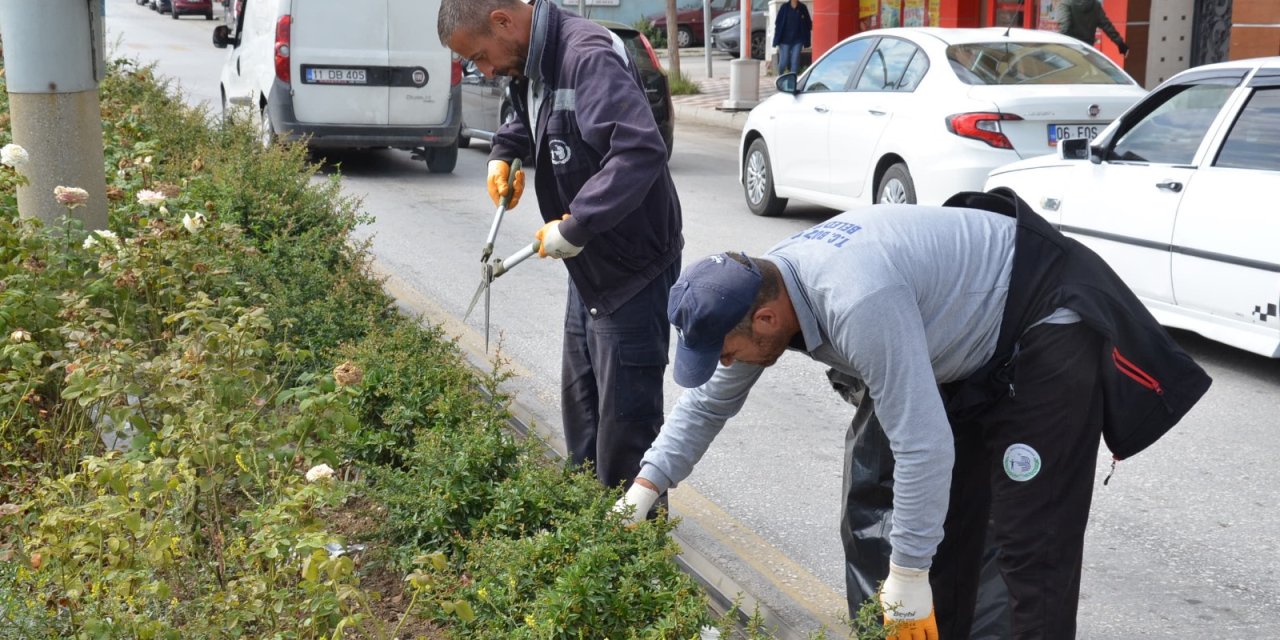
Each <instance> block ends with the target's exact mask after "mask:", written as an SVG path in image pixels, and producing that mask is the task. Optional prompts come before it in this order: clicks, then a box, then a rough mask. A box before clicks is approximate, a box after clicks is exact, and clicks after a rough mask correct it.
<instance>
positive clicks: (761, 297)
mask: <svg viewBox="0 0 1280 640" xmlns="http://www.w3.org/2000/svg"><path fill="white" fill-rule="evenodd" d="M725 255H728V256H729V257H730V258H733V259H734V260H736V261H737V262H739V263H742V264H744V265H745V264H748V262H753V263H755V265H756V268H758V269H760V276H761V279H760V288H759V289H757V290H756V298H755V301H754V302H752V303H751V309H750V310H748V311H747V315H745V316H742V320H740V321H738V324H737V326H735V327H734V328H733V329H732V330H730V333H735V332H745V333H748V334H749V333H751V318H752V316H754V315H755V314H756V311H758V310H759V309H760V307H763V306H764V305H766V304H768V303H769V302H772V301H773V300H774V298H777V297H778V294H780V293H782V286H783V284H782V272H780V271H778V267H777V266H776V265H774V264H773V263H772V262H770V261H768V260H761V259H759V258H751V257H748V256H747V255H746V254H745V253H727V254H725Z"/></svg>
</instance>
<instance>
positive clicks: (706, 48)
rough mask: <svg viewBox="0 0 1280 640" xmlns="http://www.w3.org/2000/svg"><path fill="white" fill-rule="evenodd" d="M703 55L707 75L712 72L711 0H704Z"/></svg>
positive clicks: (710, 75)
mask: <svg viewBox="0 0 1280 640" xmlns="http://www.w3.org/2000/svg"><path fill="white" fill-rule="evenodd" d="M702 57H703V58H704V59H705V60H706V61H707V77H708V78H710V77H712V73H711V0H702Z"/></svg>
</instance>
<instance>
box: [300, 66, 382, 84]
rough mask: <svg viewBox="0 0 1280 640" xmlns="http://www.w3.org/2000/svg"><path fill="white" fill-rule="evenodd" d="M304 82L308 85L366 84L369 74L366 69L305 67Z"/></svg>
mask: <svg viewBox="0 0 1280 640" xmlns="http://www.w3.org/2000/svg"><path fill="white" fill-rule="evenodd" d="M306 82H307V83H308V84H368V83H369V72H368V70H366V69H329V68H325V67H307V77H306Z"/></svg>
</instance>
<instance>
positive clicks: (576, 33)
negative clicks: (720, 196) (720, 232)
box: [437, 0, 684, 487]
mask: <svg viewBox="0 0 1280 640" xmlns="http://www.w3.org/2000/svg"><path fill="white" fill-rule="evenodd" d="M437 27H438V31H439V35H440V39H441V41H442V42H444V43H445V44H447V45H448V46H449V48H450V49H452V50H454V51H455V52H457V53H458V54H459V55H460V56H462V57H463V58H466V59H469V60H471V61H472V62H474V63H475V65H476V67H477V68H478V69H479V70H480V71H481V72H482V73H484V74H485V75H486V76H490V77H492V76H495V75H501V76H508V77H511V78H512V81H511V84H510V87H509V91H510V94H511V101H512V104H513V106H514V108H515V113H516V116H517V117H516V118H514V119H513V120H512V121H511V122H509V123H507V124H504V125H503V126H502V127H501V128H499V129H498V131H497V133H496V135H495V136H494V138H493V144H492V149H491V151H490V152H489V160H490V161H489V194H490V196H491V197H492V198H493V199H494V202H495V204H496V202H497V201H498V199H499V198H501V196H502V195H503V194H504V192H505V191H506V189H507V188H508V187H507V186H506V182H507V177H508V175H509V173H510V162H511V161H512V160H514V159H515V158H525V157H528V156H529V155H533V157H534V162H535V166H536V169H537V171H536V172H535V174H534V189H535V193H536V195H537V198H538V208H539V210H540V212H541V214H542V219H543V220H544V221H545V222H546V224H545V225H543V227H542V228H541V229H539V230H538V232H537V238H538V240H540V241H541V243H542V248H541V251H540V255H542V256H543V257H551V258H556V259H561V260H563V261H564V264H565V267H566V268H567V269H568V271H569V296H568V306H567V309H566V312H565V324H564V347H563V354H562V358H563V363H562V370H561V383H562V394H563V396H562V401H561V410H562V418H563V421H564V433H565V441H566V444H567V446H568V449H569V454H570V458H571V460H572V462H573V463H575V464H583V463H586V462H588V461H589V462H592V463H594V464H595V470H596V476H597V477H598V478H599V480H600V481H601V482H602V483H604V484H605V485H606V486H610V487H613V486H618V485H621V484H624V483H628V482H629V481H630V480H631V478H633V477H634V476H635V475H636V472H638V471H639V469H640V458H641V457H642V456H643V455H644V452H645V451H646V450H647V449H648V448H649V445H650V443H651V442H652V441H653V439H654V437H656V436H657V434H658V430H659V429H660V428H661V426H662V419H663V416H662V410H663V401H662V385H663V377H664V373H665V371H666V365H667V348H668V346H669V344H670V331H671V327H670V325H669V324H668V323H667V321H666V315H665V313H666V308H667V293H668V291H669V290H670V288H671V285H672V283H673V282H675V279H676V276H678V275H679V272H680V252H681V249H682V248H683V246H684V239H683V237H682V236H681V216H680V202H679V200H678V198H677V196H676V189H675V184H674V183H673V182H672V180H671V174H670V172H669V171H668V169H667V147H666V144H665V143H664V142H663V140H662V135H661V133H659V130H658V125H657V123H656V122H655V121H654V118H653V112H652V110H651V109H650V107H649V101H648V99H647V98H646V96H645V92H644V88H643V86H642V84H641V81H640V76H639V73H638V70H637V69H636V67H635V64H634V63H633V62H631V59H630V57H629V56H628V54H627V50H626V48H625V47H624V45H623V43H622V41H621V40H620V39H619V38H618V37H617V36H616V35H614V34H613V33H612V32H610V31H609V30H608V29H605V28H604V27H602V26H600V25H598V24H596V23H594V22H592V21H590V20H587V19H584V18H581V17H579V16H576V15H573V14H570V13H566V12H564V11H563V10H561V9H560V8H558V7H557V6H556V5H555V3H553V2H550V1H548V0H537V1H536V2H535V3H533V4H525V3H524V2H521V0H443V2H442V3H441V6H440V19H439V22H438V25H437ZM521 173H522V172H521ZM522 186H523V175H520V174H518V175H517V177H516V180H515V187H514V189H515V193H513V194H512V196H513V197H512V202H511V206H513V207H514V206H515V204H516V203H517V202H518V199H519V195H520V192H521V190H522Z"/></svg>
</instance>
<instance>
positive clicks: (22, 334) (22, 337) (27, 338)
mask: <svg viewBox="0 0 1280 640" xmlns="http://www.w3.org/2000/svg"><path fill="white" fill-rule="evenodd" d="M9 340H11V341H13V342H31V333H30V332H28V331H27V330H25V329H18V330H16V331H14V332H13V333H11V334H9Z"/></svg>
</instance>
